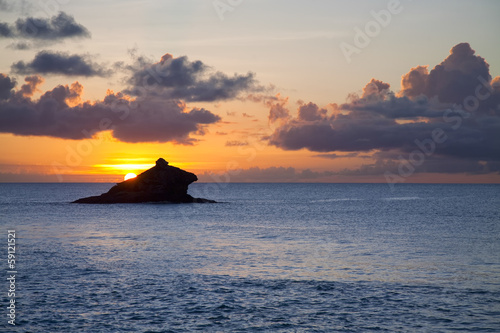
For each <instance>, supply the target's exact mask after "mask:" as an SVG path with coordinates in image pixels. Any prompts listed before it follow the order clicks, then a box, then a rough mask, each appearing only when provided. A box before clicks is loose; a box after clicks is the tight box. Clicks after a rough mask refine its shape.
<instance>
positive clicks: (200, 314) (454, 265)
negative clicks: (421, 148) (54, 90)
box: [0, 183, 500, 332]
mask: <svg viewBox="0 0 500 333" xmlns="http://www.w3.org/2000/svg"><path fill="white" fill-rule="evenodd" d="M111 185H112V184H64V183H62V184H0V226H1V229H0V232H1V233H2V236H1V239H3V242H2V243H3V244H4V245H3V248H2V249H1V250H0V253H1V255H0V256H2V258H1V259H2V260H1V262H2V265H1V275H2V280H3V281H4V283H2V284H0V295H1V296H0V300H1V301H2V303H1V304H2V305H1V310H0V314H1V316H0V318H1V319H0V331H5V332H192V331H200V332H372V331H373V332H375V331H377V332H457V331H463V332H500V185H466V184H456V185H452V184H446V185H440V184H398V185H397V186H396V187H395V191H391V190H390V188H389V186H387V185H386V184H192V185H191V186H190V190H189V193H190V194H191V195H193V196H195V197H204V198H208V199H214V200H217V201H218V202H219V203H217V204H158V203H156V204H153V203H151V204H114V205H80V204H71V203H70V202H71V201H73V200H76V199H78V198H81V197H86V196H90V195H97V194H100V193H102V192H105V191H107V190H108V189H109V188H110V187H111ZM9 234H10V235H11V236H9ZM12 234H14V236H12ZM13 238H14V239H15V251H14V253H12V249H11V250H10V252H11V254H13V255H14V257H15V263H14V265H13V266H11V267H9V266H8V252H9V249H8V245H9V244H10V245H12V243H8V239H13ZM14 257H11V259H12V258H14ZM12 272H14V273H12ZM12 275H14V280H15V281H12V279H10V280H9V278H11V277H12ZM9 288H10V290H12V288H14V290H15V291H14V294H15V295H12V292H9ZM9 295H10V296H9ZM12 301H14V303H13V304H15V309H14V308H12V306H11V302H12ZM9 306H10V307H11V308H10V309H9V308H8V307H9ZM12 310H14V312H13V311H12ZM9 314H10V315H11V316H10V317H9ZM12 314H14V315H15V317H14V319H12ZM9 321H11V322H10V323H9ZM12 323H14V324H15V326H14V325H12Z"/></svg>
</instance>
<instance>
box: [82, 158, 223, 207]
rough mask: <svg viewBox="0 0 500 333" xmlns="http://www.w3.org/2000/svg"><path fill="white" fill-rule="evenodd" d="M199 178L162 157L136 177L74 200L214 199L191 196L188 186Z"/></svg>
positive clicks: (92, 202)
mask: <svg viewBox="0 0 500 333" xmlns="http://www.w3.org/2000/svg"><path fill="white" fill-rule="evenodd" d="M197 180H198V177H196V175H195V174H194V173H191V172H187V171H184V170H182V169H179V168H176V167H173V166H170V165H168V162H167V161H165V160H164V159H163V158H160V159H158V161H156V165H155V166H154V167H152V168H151V169H149V170H146V171H144V172H143V173H141V174H140V175H138V176H137V177H136V178H133V179H129V180H126V181H123V182H121V183H118V184H116V185H115V186H113V187H112V188H111V189H110V190H109V191H108V192H107V193H103V194H101V195H99V196H93V197H87V198H82V199H78V200H76V201H74V202H73V203H88V204H111V203H139V202H172V203H189V202H200V203H204V202H210V203H214V202H215V201H213V200H208V199H201V198H193V197H192V196H190V195H189V194H187V190H188V186H189V184H191V183H192V182H195V181H197Z"/></svg>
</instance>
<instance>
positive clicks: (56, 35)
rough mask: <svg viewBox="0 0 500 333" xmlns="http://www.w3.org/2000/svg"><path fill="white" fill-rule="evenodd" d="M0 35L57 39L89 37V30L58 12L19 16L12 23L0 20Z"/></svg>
mask: <svg viewBox="0 0 500 333" xmlns="http://www.w3.org/2000/svg"><path fill="white" fill-rule="evenodd" d="M0 37H3V38H21V39H30V40H43V41H58V40H62V39H69V38H89V37H90V32H89V31H88V30H87V28H85V27H84V26H83V25H81V24H79V23H77V22H76V21H75V19H74V17H73V16H71V15H68V14H66V13H64V12H59V13H58V14H57V15H54V16H52V17H50V18H35V17H27V18H19V19H17V21H16V22H15V23H14V24H8V23H4V22H0Z"/></svg>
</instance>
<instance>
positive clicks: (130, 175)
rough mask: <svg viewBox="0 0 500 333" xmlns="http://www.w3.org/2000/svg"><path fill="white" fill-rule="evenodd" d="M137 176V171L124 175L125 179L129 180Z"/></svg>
mask: <svg viewBox="0 0 500 333" xmlns="http://www.w3.org/2000/svg"><path fill="white" fill-rule="evenodd" d="M135 177H137V175H136V174H135V173H132V172H131V173H127V174H126V175H125V177H123V180H129V179H133V178H135Z"/></svg>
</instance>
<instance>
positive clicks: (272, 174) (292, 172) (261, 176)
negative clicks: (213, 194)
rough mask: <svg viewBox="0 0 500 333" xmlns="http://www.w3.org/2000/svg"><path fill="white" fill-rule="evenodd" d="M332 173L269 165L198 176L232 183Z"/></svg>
mask: <svg viewBox="0 0 500 333" xmlns="http://www.w3.org/2000/svg"><path fill="white" fill-rule="evenodd" d="M333 174H334V173H333V172H330V171H322V172H317V171H312V170H310V169H304V170H298V169H295V168H292V167H288V168H285V167H269V168H263V169H261V168H259V167H252V168H249V169H235V170H231V171H230V172H228V173H226V174H212V173H204V174H202V175H201V176H200V180H201V181H208V182H211V181H214V180H217V179H227V180H228V181H230V182H232V183H238V182H241V183H247V182H250V183H258V182H273V183H288V182H301V181H304V182H305V181H312V180H320V179H321V178H326V177H329V176H332V175H333Z"/></svg>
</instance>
